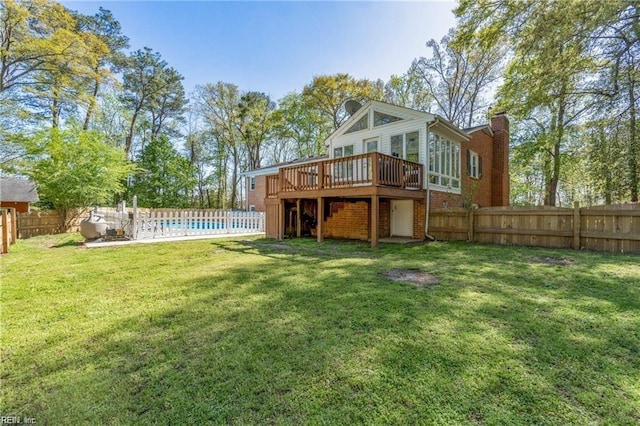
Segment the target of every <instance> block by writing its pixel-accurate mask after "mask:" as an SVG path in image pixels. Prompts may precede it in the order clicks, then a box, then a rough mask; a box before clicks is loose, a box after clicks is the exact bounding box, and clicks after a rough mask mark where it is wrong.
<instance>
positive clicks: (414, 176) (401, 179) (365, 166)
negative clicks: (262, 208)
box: [267, 152, 424, 199]
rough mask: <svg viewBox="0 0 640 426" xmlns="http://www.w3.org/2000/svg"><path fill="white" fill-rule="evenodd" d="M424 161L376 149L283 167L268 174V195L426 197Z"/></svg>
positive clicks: (289, 196)
mask: <svg viewBox="0 0 640 426" xmlns="http://www.w3.org/2000/svg"><path fill="white" fill-rule="evenodd" d="M423 175H424V168H423V166H422V164H419V163H414V162H411V161H406V160H403V159H400V158H396V157H391V156H389V155H384V154H380V153H378V152H372V153H369V154H360V155H353V156H349V157H342V158H332V159H329V160H323V161H318V162H315V163H307V164H301V165H296V166H291V167H285V168H282V169H280V172H279V173H278V174H277V175H270V176H267V198H271V199H277V198H280V199H282V198H318V197H370V196H381V197H393V198H409V199H420V198H424V191H423Z"/></svg>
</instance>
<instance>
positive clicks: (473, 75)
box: [412, 29, 506, 127]
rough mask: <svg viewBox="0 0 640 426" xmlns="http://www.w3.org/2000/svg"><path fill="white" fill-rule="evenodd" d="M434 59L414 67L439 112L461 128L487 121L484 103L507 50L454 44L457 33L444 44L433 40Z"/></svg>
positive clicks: (413, 65)
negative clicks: (485, 95)
mask: <svg viewBox="0 0 640 426" xmlns="http://www.w3.org/2000/svg"><path fill="white" fill-rule="evenodd" d="M427 47H428V48H431V51H432V56H431V58H426V57H422V58H420V59H417V60H415V61H414V62H413V64H412V73H413V74H415V75H417V76H419V77H420V78H421V80H422V83H423V84H424V86H426V89H427V92H428V93H429V95H430V97H431V99H433V101H434V102H435V104H436V107H437V108H436V109H437V111H438V112H439V113H441V114H442V115H443V116H444V117H445V118H446V119H447V120H449V121H451V122H452V123H454V124H457V125H459V126H461V127H471V126H472V124H474V123H477V122H480V121H484V119H485V118H486V116H485V115H484V111H485V110H486V108H487V107H488V104H487V103H486V101H485V100H484V99H483V95H484V94H486V93H487V92H488V91H489V90H490V89H491V86H492V84H494V83H495V82H496V81H497V80H498V79H499V78H500V75H501V72H502V68H503V66H504V62H505V55H506V48H505V46H504V45H502V44H494V45H493V46H491V47H490V48H486V47H484V46H482V45H480V44H479V43H477V42H475V41H471V42H466V43H460V42H458V43H456V42H454V31H453V29H451V30H449V33H448V34H447V35H446V36H444V37H443V38H442V40H441V41H440V44H438V43H437V42H436V41H435V40H433V39H431V40H429V41H428V42H427Z"/></svg>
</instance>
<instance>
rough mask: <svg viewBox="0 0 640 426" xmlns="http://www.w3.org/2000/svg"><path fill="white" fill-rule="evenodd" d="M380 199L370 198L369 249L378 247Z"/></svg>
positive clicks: (376, 197) (375, 196) (374, 196)
mask: <svg viewBox="0 0 640 426" xmlns="http://www.w3.org/2000/svg"><path fill="white" fill-rule="evenodd" d="M379 201H380V197H379V196H377V195H373V196H372V197H371V247H374V248H376V247H378V240H379V238H378V223H379V222H380V202H379Z"/></svg>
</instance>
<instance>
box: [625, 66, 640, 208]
mask: <svg viewBox="0 0 640 426" xmlns="http://www.w3.org/2000/svg"><path fill="white" fill-rule="evenodd" d="M631 72H632V71H631V67H628V68H627V76H628V80H629V84H628V87H629V91H628V93H629V154H628V161H629V186H630V188H631V201H632V202H637V201H638V189H639V188H638V187H639V186H640V185H639V183H638V180H639V178H638V141H637V134H636V133H637V130H636V102H635V101H636V100H635V96H634V95H635V81H634V79H633V76H632V75H631Z"/></svg>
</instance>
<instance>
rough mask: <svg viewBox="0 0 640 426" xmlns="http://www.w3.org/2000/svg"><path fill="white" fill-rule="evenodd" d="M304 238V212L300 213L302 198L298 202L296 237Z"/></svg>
mask: <svg viewBox="0 0 640 426" xmlns="http://www.w3.org/2000/svg"><path fill="white" fill-rule="evenodd" d="M301 236H302V212H301V211H300V198H298V199H297V200H296V237H298V238H300V237H301Z"/></svg>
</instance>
